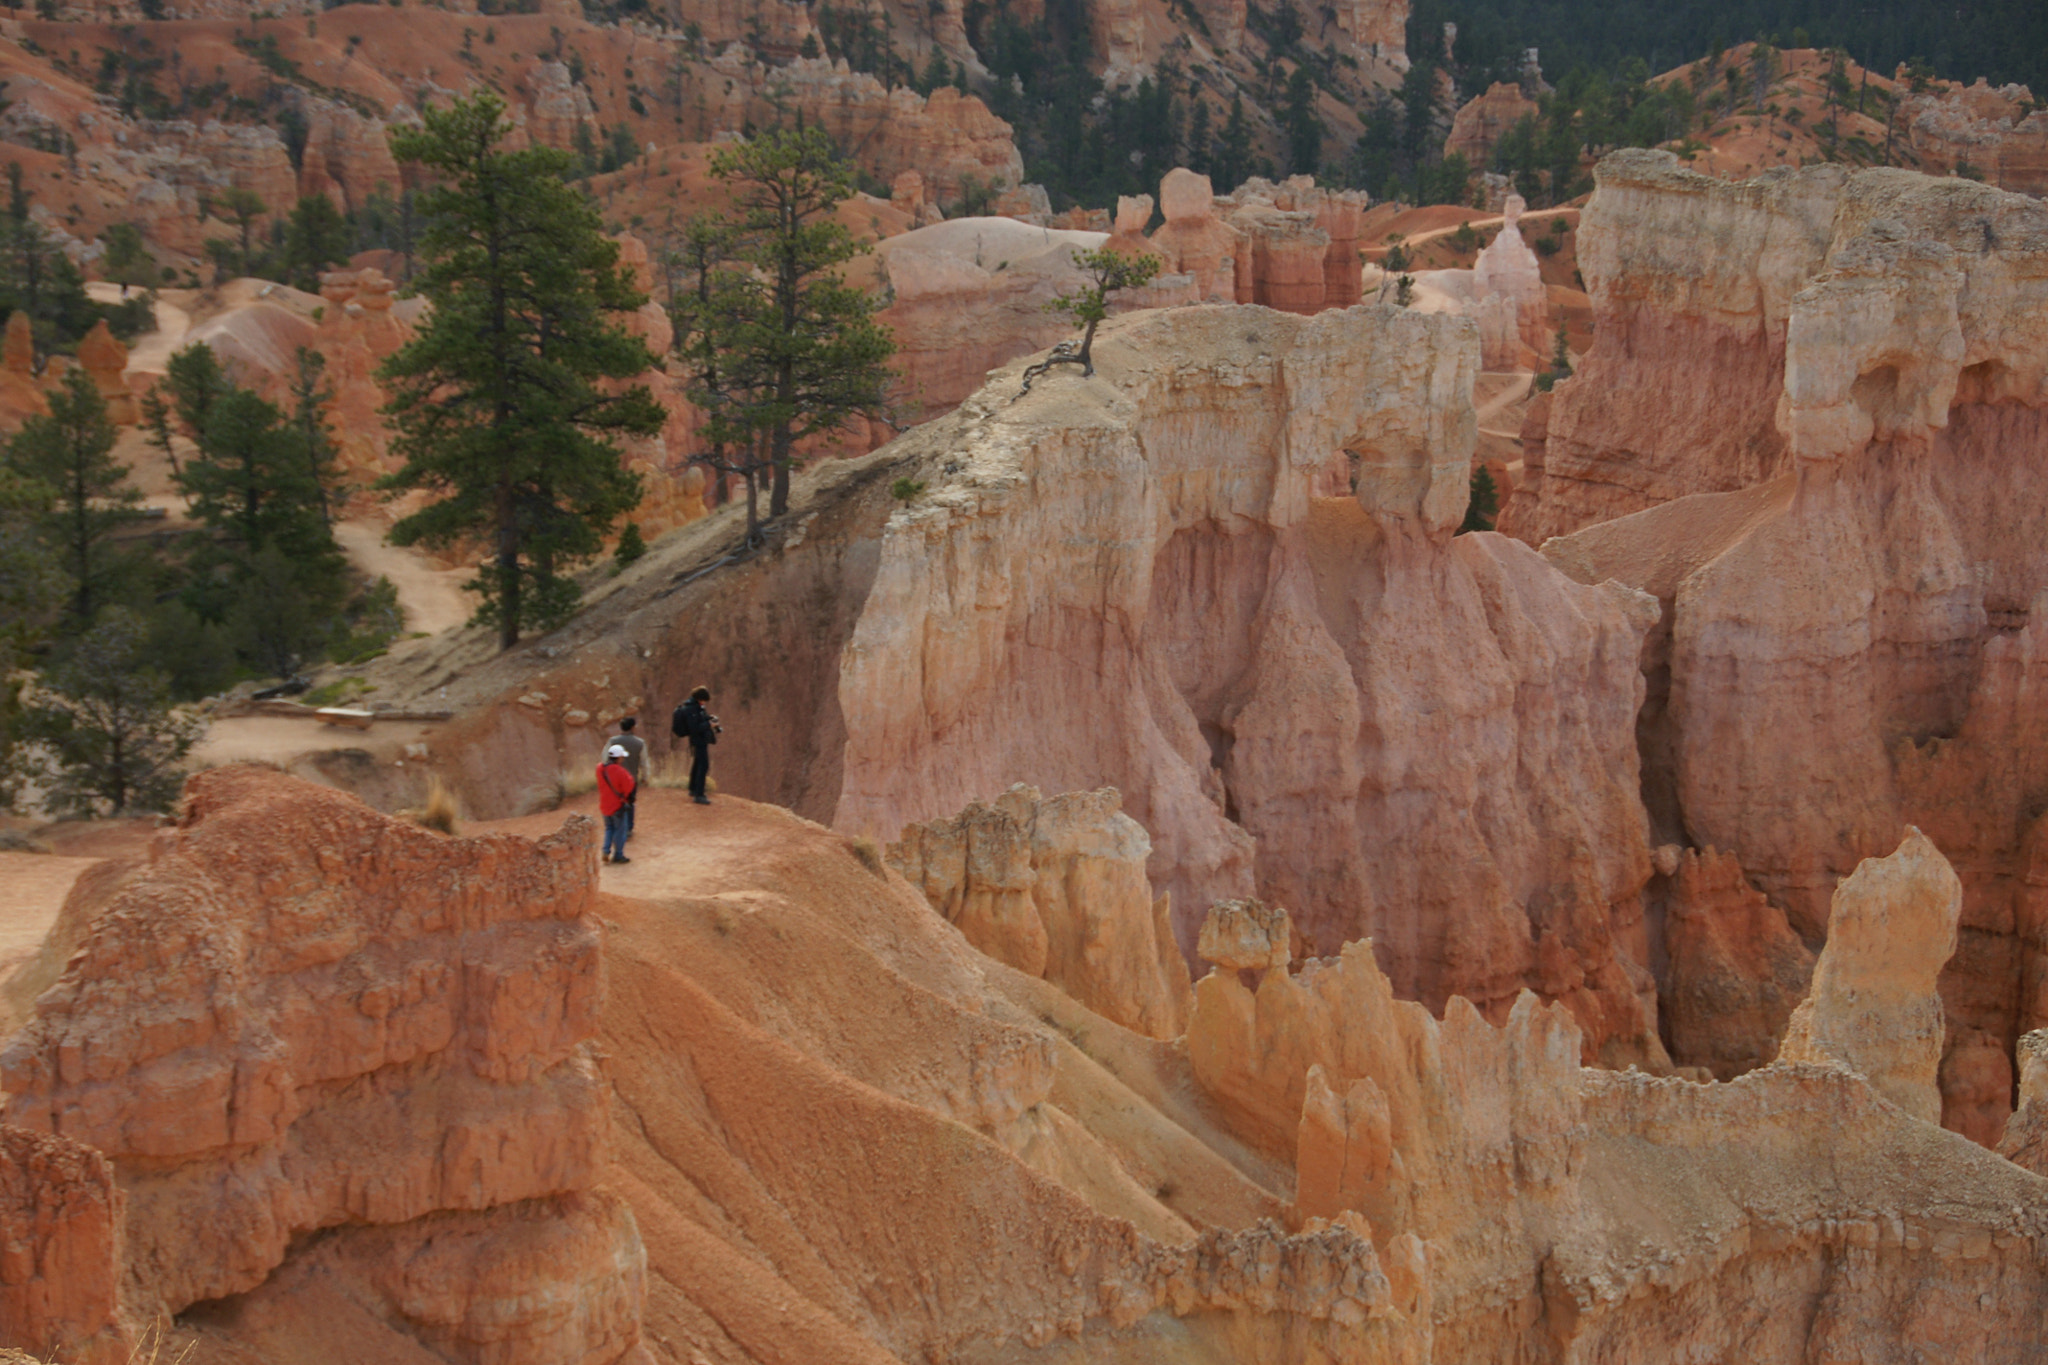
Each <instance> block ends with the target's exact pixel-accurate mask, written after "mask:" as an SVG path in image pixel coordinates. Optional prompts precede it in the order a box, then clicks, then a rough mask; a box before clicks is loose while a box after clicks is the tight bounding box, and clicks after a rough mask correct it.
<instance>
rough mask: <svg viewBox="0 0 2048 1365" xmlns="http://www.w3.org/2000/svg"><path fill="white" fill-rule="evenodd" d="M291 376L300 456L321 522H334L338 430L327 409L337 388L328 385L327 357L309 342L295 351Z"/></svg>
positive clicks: (331, 523)
mask: <svg viewBox="0 0 2048 1365" xmlns="http://www.w3.org/2000/svg"><path fill="white" fill-rule="evenodd" d="M293 362H294V364H293V369H292V377H291V393H292V418H291V422H292V432H293V434H294V435H295V436H296V437H297V440H298V447H299V458H300V459H301V460H303V461H304V462H305V468H306V477H307V478H308V479H310V480H311V481H312V484H313V490H314V494H315V502H316V505H317V506H318V507H319V509H320V524H321V525H322V526H331V525H333V523H334V508H333V507H332V505H331V503H330V500H329V496H328V495H329V490H330V488H331V487H332V485H333V484H334V481H335V453H336V452H335V449H334V433H333V432H332V431H330V430H328V428H327V416H326V412H325V409H326V407H327V405H328V404H329V403H330V402H332V401H333V400H334V390H333V389H330V388H327V387H325V385H324V384H323V383H322V380H323V379H324V378H325V377H326V374H327V357H326V356H324V355H322V354H320V353H319V352H318V351H316V350H313V349H312V348H310V347H307V346H301V347H299V349H298V350H297V352H295V353H294V355H293Z"/></svg>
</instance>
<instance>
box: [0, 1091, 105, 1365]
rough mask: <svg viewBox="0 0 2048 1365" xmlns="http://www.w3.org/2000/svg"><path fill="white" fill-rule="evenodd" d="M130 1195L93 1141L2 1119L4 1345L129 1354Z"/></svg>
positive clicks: (70, 1354) (81, 1357)
mask: <svg viewBox="0 0 2048 1365" xmlns="http://www.w3.org/2000/svg"><path fill="white" fill-rule="evenodd" d="M121 1213H122V1209H121V1196H120V1195H119V1194H118V1193H117V1192H116V1191H115V1189H114V1172H113V1168H112V1166H111V1165H110V1164H109V1163H108V1161H107V1159H106V1157H104V1156H103V1155H101V1154H100V1153H99V1152H96V1151H94V1150H93V1149H92V1148H90V1147H87V1146H85V1145H84V1144H83V1143H79V1142H74V1141H72V1140H71V1139H69V1138H63V1137H56V1136H53V1135H50V1134H47V1133H34V1132H30V1131H28V1130H26V1129H22V1128H11V1127H7V1126H5V1125H0V1343H12V1344H14V1345H17V1346H23V1347H26V1348H27V1349H29V1350H31V1351H33V1352H35V1357H34V1358H35V1359H37V1360H43V1359H62V1360H65V1361H67V1362H69V1361H84V1362H95V1361H109V1362H111V1361H116V1360H125V1359H127V1353H126V1351H125V1350H123V1349H121V1342H120V1336H121V1333H120V1330H119V1327H118V1325H117V1324H116V1322H115V1318H114V1308H115V1304H114V1300H115V1280H116V1266H117V1265H118V1262H119V1244H120V1225H121Z"/></svg>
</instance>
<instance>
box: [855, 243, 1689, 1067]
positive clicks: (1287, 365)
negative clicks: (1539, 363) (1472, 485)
mask: <svg viewBox="0 0 2048 1365" xmlns="http://www.w3.org/2000/svg"><path fill="white" fill-rule="evenodd" d="M949 226H950V225H949ZM1475 341H1476V339H1475V338H1474V337H1473V334H1472V330H1471V325H1470V324H1469V323H1467V322H1465V321H1463V320H1462V319H1445V318H1432V317H1425V316H1422V315H1418V314H1414V313H1410V312H1406V311H1402V310H1394V309H1390V308H1389V309H1380V310H1372V311H1365V310H1347V311H1342V312H1330V313H1324V314H1320V315H1318V316H1317V317H1314V318H1310V319H1293V318H1290V317H1288V316H1286V315H1284V314H1278V313H1271V312H1265V311H1252V310H1209V309H1189V310H1173V311H1166V312H1160V313H1151V314H1145V315H1142V316H1139V317H1133V318H1131V319H1129V320H1128V321H1126V322H1120V323H1116V324H1114V325H1113V326H1111V327H1110V328H1109V329H1107V330H1106V331H1105V332H1103V333H1102V334H1100V335H1099V336H1098V338H1097V343H1096V364H1097V370H1098V373H1097V377H1096V378H1095V379H1094V380H1092V381H1080V380H1078V378H1077V377H1076V378H1074V379H1072V380H1071V381H1070V379H1069V377H1068V376H1066V375H1064V374H1061V375H1058V376H1057V377H1051V376H1049V377H1048V378H1047V379H1045V380H1042V381H1040V383H1039V385H1038V386H1037V387H1035V388H1034V389H1033V390H1032V393H1031V395H1030V396H1029V397H1028V398H1025V399H1021V400H1016V401H1012V400H1013V399H1015V395H1016V392H1017V388H1016V385H1017V379H1016V376H1015V372H1014V370H1013V371H1011V372H1009V373H1006V374H999V375H998V376H997V378H996V379H995V381H993V382H992V384H991V385H990V386H989V387H988V388H987V389H985V390H983V392H982V394H981V395H980V396H979V397H977V398H976V399H974V400H971V401H970V402H969V403H968V404H966V405H964V406H963V407H962V408H961V409H960V410H959V411H958V412H956V413H955V414H954V415H953V416H952V417H950V418H948V419H945V420H944V421H943V422H941V423H939V424H937V425H934V426H932V427H929V428H926V429H923V430H922V431H921V433H919V434H916V435H913V436H912V437H910V438H907V439H908V444H905V445H900V446H899V450H900V452H901V455H902V457H903V458H905V459H907V460H912V461H915V462H916V463H915V464H914V465H906V466H905V467H906V468H915V469H916V470H917V471H918V473H917V477H919V478H920V479H924V480H927V481H928V482H929V484H930V491H929V492H928V493H927V495H926V496H925V497H924V498H922V499H920V500H919V501H918V502H917V503H916V504H914V505H912V506H910V507H908V508H906V509H904V510H903V511H902V512H900V513H898V514H897V515H896V516H894V517H892V518H891V520H890V521H889V523H888V526H887V528H886V530H885V532H884V535H883V537H882V543H881V547H880V562H879V565H878V567H877V568H876V570H875V577H874V580H873V586H872V587H871V588H870V589H869V590H868V593H867V596H866V600H865V604H864V606H863V607H862V610H861V614H860V619H859V621H858V623H857V624H856V625H855V627H854V629H853V633H852V637H851V639H850V641H849V642H848V644H847V645H846V647H845V650H844V655H843V662H842V664H841V665H840V668H839V673H838V696H839V707H840V711H841V713H842V714H843V716H844V718H845V719H844V723H845V727H846V728H845V734H846V736H847V738H846V740H845V745H844V750H843V755H842V756H841V757H840V758H839V759H838V762H839V763H840V765H841V768H840V771H841V773H842V774H843V776H842V777H841V778H840V779H839V781H840V786H839V793H838V797H837V801H836V803H835V806H834V808H833V819H834V822H835V824H837V825H838V826H839V827H840V828H842V829H847V830H851V831H863V830H888V829H893V828H900V827H901V826H902V825H903V824H905V823H908V822H910V821H913V820H922V819H929V818H931V817H932V815H933V814H934V810H933V808H934V807H937V808H938V809H939V810H941V811H943V810H945V809H947V808H957V807H958V806H959V805H961V804H964V803H965V802H966V801H968V800H971V799H973V797H974V794H975V793H976V792H985V791H988V790H992V789H995V788H998V787H1000V786H1001V784H1002V783H1004V782H1006V781H1008V780H1010V779H1012V778H1016V777H1021V778H1024V779H1026V780H1029V781H1031V782H1034V783H1036V784H1038V785H1039V786H1041V787H1042V788H1049V789H1074V788H1078V787H1086V786H1090V785H1095V784H1105V783H1106V784H1113V785H1115V786H1117V787H1118V789H1119V790H1121V791H1123V792H1125V793H1126V800H1127V801H1128V802H1129V803H1130V806H1131V808H1132V813H1133V814H1134V815H1136V816H1138V817H1139V818H1140V819H1141V821H1142V822H1143V823H1144V824H1146V825H1147V827H1148V828H1150V829H1152V830H1154V831H1155V834H1154V841H1153V850H1154V851H1153V860H1152V875H1153V880H1154V882H1155V884H1158V885H1161V886H1162V887H1164V888H1165V889H1167V890H1169V891H1171V892H1172V894H1173V897H1174V902H1175V904H1176V905H1177V906H1180V907H1184V909H1183V910H1182V913H1181V914H1180V916H1179V917H1178V924H1177V933H1178V935H1179V937H1180V940H1181V943H1182V946H1183V948H1184V949H1190V948H1192V947H1193V946H1194V940H1195V938H1196V932H1197V929H1198V928H1199V923H1200V919H1199V912H1191V911H1190V910H1188V909H1186V908H1185V907H1202V906H1207V905H1209V904H1212V903H1213V902H1215V901H1216V900H1219V899H1225V898H1230V897H1238V896H1244V895H1247V894H1257V895H1259V896H1261V897H1263V898H1265V899H1266V900H1268V901H1274V902H1278V903H1280V904H1283V905H1285V906H1287V908H1288V909H1289V911H1290V912H1292V914H1293V915H1294V917H1295V919H1294V922H1295V925H1296V927H1297V928H1298V929H1299V931H1300V934H1301V937H1302V940H1303V942H1304V945H1305V948H1304V950H1305V951H1308V952H1317V951H1321V952H1330V951H1334V950H1335V949H1336V948H1337V947H1338V946H1339V945H1340V944H1342V943H1344V942H1346V941H1349V940H1351V939H1354V938H1357V937H1359V936H1361V935H1364V934H1372V935H1374V936H1375V937H1376V938H1377V940H1378V950H1379V952H1380V954H1381V956H1382V961H1383V962H1385V964H1386V965H1387V968H1388V971H1389V973H1390V974H1391V975H1392V976H1393V977H1394V979H1395V981H1396V983H1397V985H1398V987H1399V989H1400V990H1401V991H1402V993H1403V994H1404V995H1411V996H1414V997H1416V998H1420V999H1422V1000H1425V1001H1427V1002H1429V1003H1430V1005H1431V1006H1432V1007H1433V1008H1441V1007H1442V1006H1443V1003H1444V1001H1445V1000H1446V999H1447V998H1448V997H1449V996H1451V995H1454V994H1463V995H1467V996H1469V997H1471V998H1472V999H1474V1000H1477V1001H1480V1002H1481V1003H1482V1005H1483V1007H1484V1008H1486V1009H1488V1010H1490V1011H1493V1012H1495V1013H1499V1012H1502V1011H1504V1010H1505V1009H1506V1008H1507V1006H1508V1004H1509V1003H1510V1002H1511V1001H1512V1000H1513V998H1514V995H1515V993H1516V992H1517V991H1518V990H1520V989H1521V988H1522V987H1523V986H1524V985H1533V986H1536V987H1537V988H1538V989H1539V990H1540V991H1542V992H1543V993H1544V994H1546V995H1548V996H1550V997H1551V998H1559V999H1568V1000H1570V1001H1571V1002H1572V1004H1573V1008H1574V1010H1575V1011H1577V1012H1578V1014H1579V1017H1580V1018H1582V1019H1583V1020H1585V1021H1586V1025H1587V1031H1588V1038H1589V1046H1590V1047H1592V1048H1593V1049H1594V1050H1595V1053H1596V1055H1612V1056H1614V1057H1617V1058H1628V1057H1635V1058H1639V1059H1641V1060H1642V1061H1643V1062H1644V1063H1645V1064H1653V1065H1661V1064H1662V1062H1661V1057H1662V1050H1661V1047H1660V1046H1659V1045H1658V1044H1657V1042H1656V1039H1655V1036H1654V1027H1653V1025H1652V1023H1651V1020H1653V1019H1654V1017H1655V1011H1654V1007H1653V1006H1650V1005H1648V1004H1647V1001H1648V1000H1649V997H1650V995H1651V987H1650V983H1649V978H1648V975H1647V970H1646V967H1645V965H1644V964H1646V962H1647V944H1646V941H1645V940H1644V937H1643V926H1642V923H1641V908H1640V907H1641V891H1642V888H1643V886H1644V884H1645V882H1646V881H1647V880H1648V878H1649V874H1650V865H1649V851H1648V848H1647V845H1646V842H1645V829H1644V822H1643V814H1642V807H1641V804H1640V802H1639V800H1638V797H1637V795H1636V792H1637V786H1638V777H1637V767H1636V755H1635V747H1634V738H1633V725H1634V715H1635V710H1636V706H1637V703H1638V701H1639V699H1640V696H1641V691H1640V689H1641V682H1640V679H1639V677H1638V675H1637V673H1636V655H1637V651H1638V649H1639V646H1640V643H1641V639H1642V631H1643V630H1644V629H1645V627H1646V625H1647V623H1648V621H1650V620H1653V619H1654V609H1653V606H1652V604H1651V603H1650V601H1649V599H1647V598H1644V597H1640V596H1638V595H1635V594H1632V593H1627V592H1621V591H1617V590H1614V589H1611V588H1598V587H1595V588H1581V587H1578V586H1576V585H1573V584H1571V583H1569V582H1568V581H1567V580H1565V579H1564V578H1563V577H1562V576H1561V575H1558V574H1556V573H1554V572H1553V571H1551V570H1550V569H1549V568H1548V567H1547V566H1545V565H1543V564H1542V563H1541V562H1540V561H1539V560H1538V559H1537V558H1536V557H1535V556H1534V555H1533V554H1530V553H1529V552H1527V551H1526V550H1524V549H1523V548H1522V547H1521V546H1519V545H1516V544H1514V543H1513V542H1510V541H1506V540H1503V539H1501V538H1498V537H1492V536H1463V537H1457V538H1453V537H1452V536H1451V531H1452V530H1453V529H1454V527H1455V525H1456V523H1457V521H1458V519H1459V517H1460V516H1461V515H1462V512H1463V508H1464V503H1465V499H1466V495H1467V472H1466V471H1467V469H1468V461H1469V458H1470V452H1471V448H1472V441H1473V418H1472V411H1471V407H1470V385H1471V382H1472V376H1473V374H1474V373H1475V372H1476V364H1477V359H1478V357H1477V353H1476V344H1475ZM1225 433H1229V434H1228V435H1225ZM941 461H943V462H945V463H944V464H941ZM1354 489H1355V494H1354V492H1353V490H1354ZM1646 613H1647V615H1646ZM1112 622H1113V623H1116V624H1115V625H1114V627H1112V626H1111V625H1110V624H1109V623H1112ZM1424 640H1427V641H1429V644H1428V646H1427V647H1426V648H1425V647H1424V646H1423V645H1422V644H1421V643H1420V642H1422V641H1424ZM1391 641H1401V642H1403V643H1402V644H1401V645H1400V646H1399V647H1398V648H1396V647H1393V646H1391V645H1390V644H1388V642H1391ZM1539 773H1540V774H1542V776H1540V777H1537V776H1535V774H1539ZM1084 775H1085V776H1084ZM1421 792H1428V793H1430V795H1429V797H1428V798H1427V799H1426V800H1425V799H1422V798H1421V797H1420V796H1419V795H1418V793H1421ZM1566 792H1569V793H1571V795H1570V796H1569V797H1565V796H1563V795H1562V793H1566ZM1539 793H1540V794H1539Z"/></svg>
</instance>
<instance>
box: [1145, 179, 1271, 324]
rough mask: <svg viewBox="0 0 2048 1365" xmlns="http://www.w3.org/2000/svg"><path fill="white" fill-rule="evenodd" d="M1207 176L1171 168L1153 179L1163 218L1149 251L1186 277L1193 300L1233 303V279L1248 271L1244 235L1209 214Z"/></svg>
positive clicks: (1212, 205)
mask: <svg viewBox="0 0 2048 1365" xmlns="http://www.w3.org/2000/svg"><path fill="white" fill-rule="evenodd" d="M1215 200H1216V196H1215V192H1214V191H1213V190H1212V189H1211V188H1210V186H1209V177H1208V176H1206V175H1196V174H1195V173H1194V172H1193V171H1191V170H1188V169H1186V168H1185V167H1176V168H1175V169H1173V170H1170V171H1168V172H1167V173H1166V178H1165V179H1164V180H1161V181H1160V182H1159V211H1160V212H1161V213H1163V214H1164V215H1165V216H1166V221H1165V222H1164V223H1162V224H1160V225H1159V230H1158V231H1157V232H1155V233H1153V234H1152V238H1151V243H1150V246H1151V250H1152V254H1153V255H1155V256H1157V257H1159V260H1160V264H1161V265H1162V266H1163V267H1164V268H1165V269H1166V270H1169V271H1172V272H1174V273H1176V274H1182V275H1190V276H1192V277H1193V278H1194V283H1195V301H1196V302H1197V303H1235V302H1237V291H1238V281H1239V280H1240V279H1246V280H1248V279H1249V278H1250V275H1251V257H1250V252H1249V249H1248V247H1247V245H1246V243H1245V239H1244V237H1243V236H1242V235H1241V234H1240V233H1239V232H1238V231H1237V229H1235V228H1233V227H1231V226H1230V225H1229V224H1228V223H1225V222H1223V221H1222V220H1221V219H1219V218H1218V217H1217V216H1216V213H1215Z"/></svg>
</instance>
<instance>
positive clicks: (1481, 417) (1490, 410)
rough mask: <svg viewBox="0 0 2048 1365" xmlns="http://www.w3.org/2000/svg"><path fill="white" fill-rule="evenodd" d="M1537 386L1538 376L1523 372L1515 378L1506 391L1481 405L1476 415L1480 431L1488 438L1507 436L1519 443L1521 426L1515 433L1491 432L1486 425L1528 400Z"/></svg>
mask: <svg viewBox="0 0 2048 1365" xmlns="http://www.w3.org/2000/svg"><path fill="white" fill-rule="evenodd" d="M1535 384H1536V376H1535V375H1534V374H1531V373H1529V372H1527V371H1523V372H1521V373H1518V374H1517V375H1516V376H1515V380H1514V382H1513V383H1511V384H1509V385H1508V386H1507V387H1506V388H1505V389H1503V390H1501V391H1500V392H1499V393H1497V394H1495V395H1494V396H1493V397H1492V398H1489V399H1487V400H1486V401H1485V402H1484V403H1481V404H1480V405H1479V411H1478V413H1477V414H1476V417H1477V419H1478V423H1479V430H1480V431H1481V432H1482V433H1484V434H1485V435H1488V436H1505V437H1507V438H1508V439H1509V440H1514V441H1519V440H1520V439H1521V438H1522V433H1521V430H1520V428H1519V426H1518V427H1517V429H1516V430H1514V431H1495V430H1489V429H1488V427H1487V425H1486V424H1487V423H1488V422H1490V421H1492V420H1493V419H1494V418H1496V417H1498V416H1500V414H1501V413H1503V412H1505V411H1506V410H1507V409H1509V408H1511V407H1513V406H1514V405H1515V404H1517V403H1519V402H1521V401H1522V400H1523V399H1524V398H1527V397H1528V396H1529V390H1530V389H1532V388H1534V387H1535Z"/></svg>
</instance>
